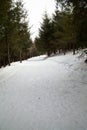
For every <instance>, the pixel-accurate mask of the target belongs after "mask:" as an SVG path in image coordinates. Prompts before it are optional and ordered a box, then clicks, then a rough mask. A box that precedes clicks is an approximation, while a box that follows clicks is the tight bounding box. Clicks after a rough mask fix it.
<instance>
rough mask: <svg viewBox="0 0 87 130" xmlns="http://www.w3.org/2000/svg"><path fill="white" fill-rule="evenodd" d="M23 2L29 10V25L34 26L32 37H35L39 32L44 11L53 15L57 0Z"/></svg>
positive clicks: (28, 0) (25, 0)
mask: <svg viewBox="0 0 87 130" xmlns="http://www.w3.org/2000/svg"><path fill="white" fill-rule="evenodd" d="M23 2H24V4H25V8H26V10H27V11H28V18H29V26H32V28H31V34H32V35H31V37H32V39H34V38H35V36H37V34H38V28H39V27H40V23H41V22H42V18H43V14H44V12H45V11H47V13H48V15H49V16H50V17H51V16H52V14H53V12H54V10H55V0H23Z"/></svg>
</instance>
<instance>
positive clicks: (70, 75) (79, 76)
mask: <svg viewBox="0 0 87 130" xmlns="http://www.w3.org/2000/svg"><path fill="white" fill-rule="evenodd" d="M0 130H87V64H85V63H84V62H83V60H82V59H80V60H79V59H78V58H77V56H73V55H71V54H67V55H66V56H63V55H61V56H55V57H50V58H46V57H45V56H40V57H35V58H31V59H29V60H27V61H24V62H23V63H22V64H20V63H12V65H11V67H6V68H2V69H0Z"/></svg>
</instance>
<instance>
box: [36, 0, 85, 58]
mask: <svg viewBox="0 0 87 130" xmlns="http://www.w3.org/2000/svg"><path fill="white" fill-rule="evenodd" d="M55 2H56V9H55V13H54V14H53V17H52V18H49V16H48V14H47V13H45V15H44V17H43V22H42V24H41V27H40V29H39V36H38V37H36V38H35V45H36V47H37V49H38V50H39V52H40V53H47V55H48V56H50V54H51V53H54V54H55V53H56V52H57V51H58V50H59V53H60V52H61V51H62V52H63V53H64V54H65V53H66V51H68V50H73V54H75V50H76V49H78V48H85V47H87V0H55Z"/></svg>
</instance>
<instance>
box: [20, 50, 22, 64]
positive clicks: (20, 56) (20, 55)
mask: <svg viewBox="0 0 87 130" xmlns="http://www.w3.org/2000/svg"><path fill="white" fill-rule="evenodd" d="M20 63H22V51H21V49H20Z"/></svg>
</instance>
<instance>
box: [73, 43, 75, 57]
mask: <svg viewBox="0 0 87 130" xmlns="http://www.w3.org/2000/svg"><path fill="white" fill-rule="evenodd" d="M73 55H75V45H73Z"/></svg>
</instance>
